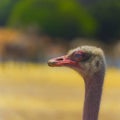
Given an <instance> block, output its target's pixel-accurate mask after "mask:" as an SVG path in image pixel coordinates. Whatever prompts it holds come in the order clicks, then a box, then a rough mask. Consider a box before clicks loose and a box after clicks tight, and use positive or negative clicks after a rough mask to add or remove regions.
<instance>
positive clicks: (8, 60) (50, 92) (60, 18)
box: [0, 0, 120, 120]
mask: <svg viewBox="0 0 120 120" xmlns="http://www.w3.org/2000/svg"><path fill="white" fill-rule="evenodd" d="M119 22H120V1H119V0H0V120H80V119H82V108H83V100H84V83H83V80H82V78H81V77H80V76H79V75H78V74H77V73H76V72H74V71H73V70H71V69H68V68H50V67H48V66H47V61H48V59H50V58H52V57H56V56H60V55H63V54H65V53H66V52H67V51H68V50H69V49H71V48H75V47H77V46H81V45H94V46H98V47H101V48H102V49H103V50H104V52H105V55H106V60H107V72H106V77H105V84H104V91H103V96H102V104H101V110H100V115H99V119H100V120H113V119H114V120H120V23H119ZM91 109H92V108H91Z"/></svg>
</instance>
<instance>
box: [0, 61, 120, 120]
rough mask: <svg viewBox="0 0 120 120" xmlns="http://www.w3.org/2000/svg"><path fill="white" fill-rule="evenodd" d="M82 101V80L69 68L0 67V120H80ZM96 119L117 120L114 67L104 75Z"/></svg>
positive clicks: (119, 83)
mask: <svg viewBox="0 0 120 120" xmlns="http://www.w3.org/2000/svg"><path fill="white" fill-rule="evenodd" d="M83 100H84V83H83V80H82V78H81V77H80V76H79V75H78V74H77V73H76V72H75V71H73V70H71V69H68V68H50V67H48V66H47V65H40V64H23V63H16V64H15V63H5V64H0V120H81V117H82V107H83ZM91 109H92V108H91ZM99 120H120V70H117V69H115V68H109V69H108V70H107V73H106V78H105V84H104V91H103V96H102V103H101V110H100V114H99Z"/></svg>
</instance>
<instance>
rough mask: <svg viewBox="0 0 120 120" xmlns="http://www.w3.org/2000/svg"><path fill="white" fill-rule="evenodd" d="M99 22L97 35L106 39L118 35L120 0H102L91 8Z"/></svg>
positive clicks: (119, 35) (119, 31) (119, 34)
mask: <svg viewBox="0 0 120 120" xmlns="http://www.w3.org/2000/svg"><path fill="white" fill-rule="evenodd" d="M91 10H92V13H93V15H94V18H95V19H96V21H97V22H98V24H99V27H98V29H97V35H96V36H97V37H98V38H101V39H103V40H106V41H112V39H115V38H116V39H118V38H119V37H120V24H119V22H120V1H119V0H104V1H102V2H100V3H97V4H95V5H94V6H92V8H91Z"/></svg>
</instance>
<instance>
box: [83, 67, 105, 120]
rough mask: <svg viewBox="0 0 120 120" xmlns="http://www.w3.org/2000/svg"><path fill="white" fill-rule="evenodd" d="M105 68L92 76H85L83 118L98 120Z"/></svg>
mask: <svg viewBox="0 0 120 120" xmlns="http://www.w3.org/2000/svg"><path fill="white" fill-rule="evenodd" d="M104 71H105V70H104V69H103V71H102V72H98V73H96V74H94V75H93V76H92V77H91V78H85V79H84V81H85V101H84V110H83V120H98V113H99V107H100V100H101V94H102V86H103V82H104Z"/></svg>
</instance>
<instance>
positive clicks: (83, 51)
mask: <svg viewBox="0 0 120 120" xmlns="http://www.w3.org/2000/svg"><path fill="white" fill-rule="evenodd" d="M104 63H105V60H104V54H103V51H102V50H101V49H100V48H97V47H93V46H81V47H78V48H75V49H73V50H70V51H69V52H68V53H67V54H66V55H64V56H61V57H57V58H53V59H50V60H49V61H48V65H49V66H51V67H57V66H58V67H59V66H67V67H70V68H72V69H74V70H76V71H77V72H79V73H80V74H81V75H82V77H83V78H85V77H90V76H92V75H94V74H95V73H97V72H100V71H101V69H104V66H105V64H104Z"/></svg>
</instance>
